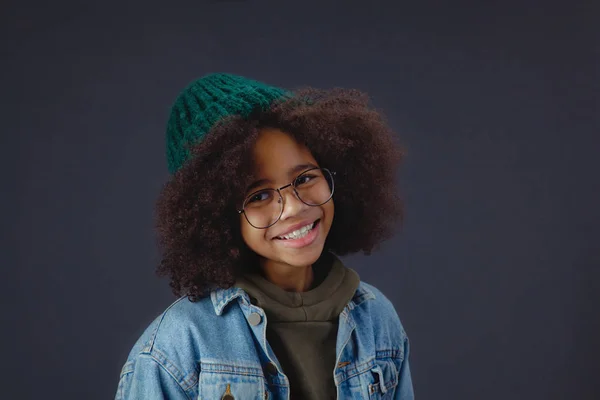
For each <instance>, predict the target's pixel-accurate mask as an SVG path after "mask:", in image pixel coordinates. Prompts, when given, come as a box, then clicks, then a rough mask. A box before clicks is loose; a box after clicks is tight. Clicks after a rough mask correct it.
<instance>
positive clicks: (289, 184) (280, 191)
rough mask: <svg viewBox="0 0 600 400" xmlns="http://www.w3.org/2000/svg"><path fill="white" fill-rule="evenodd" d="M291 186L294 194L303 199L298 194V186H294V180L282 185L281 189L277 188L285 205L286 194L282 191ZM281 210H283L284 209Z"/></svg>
mask: <svg viewBox="0 0 600 400" xmlns="http://www.w3.org/2000/svg"><path fill="white" fill-rule="evenodd" d="M289 187H292V193H293V196H294V197H295V198H296V199H297V200H298V201H301V200H300V197H299V196H298V192H297V191H296V187H295V186H294V182H291V183H288V184H287V185H284V186H282V187H280V188H279V189H275V190H277V193H278V194H279V201H281V202H283V206H285V196H284V194H283V193H282V191H283V190H285V189H287V188H289ZM281 211H282V212H283V209H282V210H281Z"/></svg>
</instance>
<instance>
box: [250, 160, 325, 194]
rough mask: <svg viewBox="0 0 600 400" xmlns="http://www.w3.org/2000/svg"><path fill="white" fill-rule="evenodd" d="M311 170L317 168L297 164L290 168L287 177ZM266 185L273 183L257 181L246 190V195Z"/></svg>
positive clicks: (309, 164) (310, 165)
mask: <svg viewBox="0 0 600 400" xmlns="http://www.w3.org/2000/svg"><path fill="white" fill-rule="evenodd" d="M311 168H317V166H316V165H315V164H313V163H305V164H298V165H296V166H295V167H292V168H290V169H289V170H288V172H287V173H288V176H291V175H296V174H299V173H300V172H302V171H306V170H307V169H311ZM266 184H273V181H272V180H270V179H259V180H257V181H254V182H252V183H251V184H250V185H249V186H248V187H247V188H246V193H248V192H250V191H252V190H253V189H256V188H257V187H259V186H262V185H266Z"/></svg>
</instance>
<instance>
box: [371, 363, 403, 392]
mask: <svg viewBox="0 0 600 400" xmlns="http://www.w3.org/2000/svg"><path fill="white" fill-rule="evenodd" d="M368 373H370V374H371V377H370V378H371V382H370V383H369V386H368V387H369V399H382V400H384V399H393V398H394V392H395V389H396V386H398V368H397V367H396V364H395V362H394V360H393V359H392V358H385V359H376V360H375V365H374V366H373V367H372V368H371V370H370V371H369V372H368Z"/></svg>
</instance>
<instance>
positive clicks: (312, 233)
mask: <svg viewBox="0 0 600 400" xmlns="http://www.w3.org/2000/svg"><path fill="white" fill-rule="evenodd" d="M320 223H321V220H320V219H318V220H316V221H315V222H313V223H312V224H308V225H305V226H303V227H302V228H300V229H296V230H295V231H293V232H290V233H288V234H287V235H282V236H277V237H275V238H274V239H275V241H276V242H277V243H280V244H281V245H282V246H284V247H289V248H293V249H300V248H302V247H306V246H309V245H311V244H313V243H314V242H315V240H316V239H317V237H318V236H319V231H320V229H316V228H318V227H319V225H320Z"/></svg>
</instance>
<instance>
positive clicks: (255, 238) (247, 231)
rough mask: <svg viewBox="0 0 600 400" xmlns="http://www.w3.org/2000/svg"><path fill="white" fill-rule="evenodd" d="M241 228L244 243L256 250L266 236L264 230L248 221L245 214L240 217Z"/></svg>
mask: <svg viewBox="0 0 600 400" xmlns="http://www.w3.org/2000/svg"><path fill="white" fill-rule="evenodd" d="M240 230H241V232H242V239H243V240H244V243H246V245H247V246H248V247H250V248H251V249H252V250H254V251H256V248H257V246H259V244H260V243H261V241H262V240H263V238H264V232H263V231H262V230H261V229H256V228H254V227H253V226H252V225H250V224H249V223H248V221H247V220H246V218H245V217H244V216H241V218H240Z"/></svg>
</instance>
